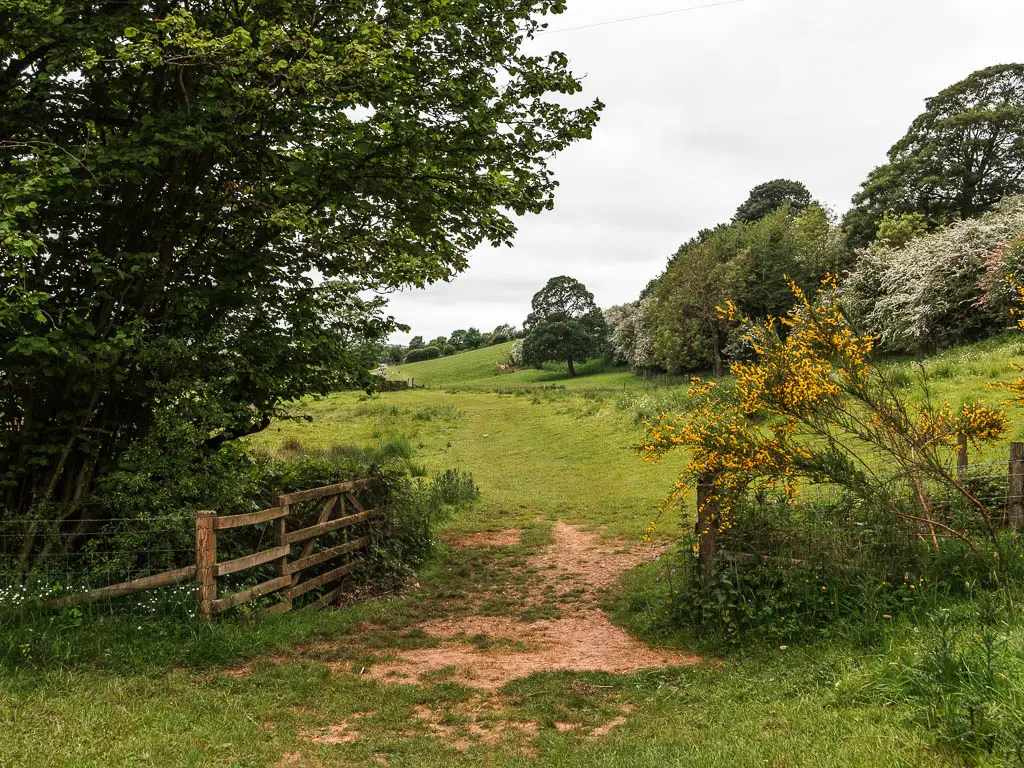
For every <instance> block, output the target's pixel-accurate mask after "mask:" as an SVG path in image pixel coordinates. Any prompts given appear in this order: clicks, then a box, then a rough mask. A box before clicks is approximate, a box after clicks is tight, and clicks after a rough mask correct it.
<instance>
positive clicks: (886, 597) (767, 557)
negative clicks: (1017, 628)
mask: <svg viewBox="0 0 1024 768" xmlns="http://www.w3.org/2000/svg"><path fill="white" fill-rule="evenodd" d="M979 533H980V532H979ZM1021 555H1022V547H1021V543H1020V542H1019V541H1018V539H1017V537H1015V536H1012V535H1005V536H1004V537H1003V538H1002V539H1001V540H1000V541H999V542H998V544H997V543H994V542H991V541H987V540H985V539H984V538H982V537H980V536H979V537H978V538H977V539H976V541H975V547H974V548H973V549H972V548H971V547H970V546H968V545H967V544H965V543H964V542H962V541H960V540H958V539H944V540H943V541H942V543H941V546H940V547H939V548H938V549H937V550H936V549H935V547H934V546H933V544H932V542H931V541H930V540H929V539H928V537H921V536H919V535H917V533H916V532H914V531H912V530H910V529H908V527H907V526H906V525H905V524H904V522H903V521H900V520H898V519H896V518H894V517H893V516H892V515H890V514H888V513H887V512H885V511H884V510H883V511H873V510H865V509H863V508H861V507H860V506H858V505H856V504H855V503H853V502H849V501H845V500H842V499H839V500H836V501H827V502H824V501H823V502H819V503H815V504H802V505H799V506H794V505H791V504H788V503H786V502H784V501H777V500H771V499H760V500H750V501H749V502H748V503H747V504H746V505H745V506H744V508H743V510H742V514H739V515H737V516H736V518H735V522H734V524H733V527H730V528H729V529H727V530H726V531H724V532H722V533H721V534H720V535H719V558H718V560H717V561H716V564H715V567H714V569H713V575H712V578H711V580H710V581H709V583H706V584H705V583H703V582H702V580H701V578H700V574H699V569H698V562H697V557H696V556H695V554H694V551H693V549H692V543H691V544H689V545H687V546H686V547H684V548H681V549H680V550H678V551H676V552H674V553H670V554H668V555H665V556H663V557H662V568H661V569H660V573H659V577H658V579H657V582H656V583H657V586H658V588H659V589H660V594H661V596H662V597H661V600H662V606H661V608H660V612H658V613H657V616H658V617H660V618H659V622H660V623H661V625H662V630H663V631H666V632H672V631H678V630H685V631H687V632H689V633H692V634H693V635H694V636H695V637H699V642H700V643H701V645H703V646H705V647H709V648H713V649H715V650H720V649H722V648H726V647H729V646H737V645H744V646H756V645H770V646H775V645H779V644H788V643H794V642H800V641H813V640H817V639H822V638H829V637H843V638H845V639H846V640H848V641H850V642H853V643H854V644H855V645H858V646H862V647H865V646H872V645H875V644H877V643H878V642H879V641H880V640H881V639H882V637H883V636H884V635H885V633H886V632H887V631H888V628H889V627H890V626H891V625H892V623H893V621H894V620H896V618H898V617H899V616H905V615H911V616H921V615H927V613H928V612H929V611H932V610H934V609H935V608H936V606H938V605H941V604H942V603H943V602H944V601H948V600H950V599H961V598H964V597H967V596H970V595H973V594H975V593H977V592H981V593H987V592H992V591H995V590H998V589H1000V588H1001V587H1002V585H1004V584H1007V583H1021V582H1024V557H1021Z"/></svg>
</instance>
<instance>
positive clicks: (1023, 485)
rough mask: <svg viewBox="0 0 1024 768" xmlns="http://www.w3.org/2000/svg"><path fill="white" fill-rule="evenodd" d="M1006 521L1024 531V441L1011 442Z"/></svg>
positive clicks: (1012, 526)
mask: <svg viewBox="0 0 1024 768" xmlns="http://www.w3.org/2000/svg"><path fill="white" fill-rule="evenodd" d="M1006 522H1007V523H1008V524H1009V526H1010V527H1011V528H1013V529H1014V530H1015V531H1024V443H1010V482H1009V484H1008V485H1007V489H1006Z"/></svg>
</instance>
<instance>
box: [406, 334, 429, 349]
mask: <svg viewBox="0 0 1024 768" xmlns="http://www.w3.org/2000/svg"><path fill="white" fill-rule="evenodd" d="M425 346H427V345H426V342H424V341H423V337H422V336H413V337H412V338H411V339H409V350H410V351H411V350H414V349H423V348H424V347H425Z"/></svg>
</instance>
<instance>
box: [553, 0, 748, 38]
mask: <svg viewBox="0 0 1024 768" xmlns="http://www.w3.org/2000/svg"><path fill="white" fill-rule="evenodd" d="M746 1H747V0H720V2H717V3H707V4H706V5H691V6H689V7H688V8H676V9H674V10H671V11H661V12H659V13H646V14H644V15H643V16H629V17H627V18H625V19H610V20H609V21H598V22H596V23H594V24H581V25H580V26H578V27H565V28H564V29H545V30H544V31H542V32H538V33H537V34H538V35H557V34H559V33H561V32H575V31H576V30H578V29H593V28H594V27H607V26H610V25H612V24H625V23H627V22H630V21H643V20H644V19H653V18H655V17H658V16H674V15H676V14H679V13H687V12H688V11H703V10H705V9H706V8H718V7H719V6H722V5H736V4H737V3H745V2H746Z"/></svg>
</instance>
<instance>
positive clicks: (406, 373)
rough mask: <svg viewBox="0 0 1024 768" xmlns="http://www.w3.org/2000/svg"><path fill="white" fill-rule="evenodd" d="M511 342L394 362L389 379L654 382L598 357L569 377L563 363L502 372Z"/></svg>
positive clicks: (460, 383) (493, 383) (601, 385)
mask: <svg viewBox="0 0 1024 768" xmlns="http://www.w3.org/2000/svg"><path fill="white" fill-rule="evenodd" d="M514 343H515V342H512V341H510V342H507V343H505V344H496V345H494V346H493V347H484V348H483V349H474V350H471V351H469V352H460V353H459V354H457V355H452V356H451V357H442V358H439V359H437V360H424V361H423V362H420V363H406V364H405V365H396V366H393V367H391V368H389V369H388V378H389V379H406V380H411V381H414V382H415V383H416V385H417V386H426V387H466V388H471V389H479V388H491V387H520V386H542V385H550V384H557V385H558V386H564V387H568V388H570V389H623V388H624V387H626V388H629V387H643V386H645V385H646V386H649V385H650V384H651V383H654V382H650V381H648V382H645V381H644V379H643V378H642V377H640V376H637V375H636V374H635V373H634V372H633V371H631V370H629V369H627V368H618V367H614V366H611V365H609V364H608V363H607V361H605V360H601V359H597V360H591V361H589V362H587V363H583V364H581V365H577V366H576V372H577V376H576V378H574V379H570V378H568V375H567V372H566V366H565V364H564V363H548V364H546V365H545V366H544V368H543V369H541V370H537V369H535V368H528V369H525V370H522V371H517V372H515V373H502V372H501V371H500V370H499V369H498V365H497V364H498V362H500V361H502V360H504V359H505V357H506V355H507V354H508V351H509V349H511V347H512V345H513V344H514ZM676 380H678V377H677V378H671V377H665V376H662V377H658V378H657V383H671V382H673V381H676Z"/></svg>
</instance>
